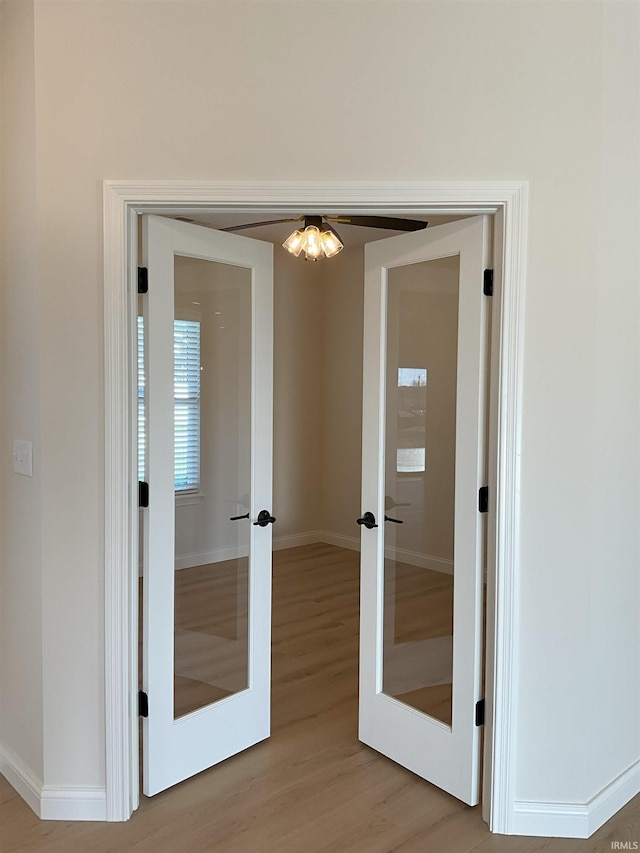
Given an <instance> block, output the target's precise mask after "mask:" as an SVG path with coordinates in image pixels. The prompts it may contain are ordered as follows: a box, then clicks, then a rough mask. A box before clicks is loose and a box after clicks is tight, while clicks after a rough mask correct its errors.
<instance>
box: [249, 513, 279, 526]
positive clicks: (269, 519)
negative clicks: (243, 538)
mask: <svg viewBox="0 0 640 853" xmlns="http://www.w3.org/2000/svg"><path fill="white" fill-rule="evenodd" d="M274 521H275V518H274V517H273V516H272V515H271V513H270V512H269V510H268V509H261V510H260V512H259V513H258V520H257V521H254V522H253V523H254V525H255V526H258V527H266V526H267V524H273V522H274Z"/></svg>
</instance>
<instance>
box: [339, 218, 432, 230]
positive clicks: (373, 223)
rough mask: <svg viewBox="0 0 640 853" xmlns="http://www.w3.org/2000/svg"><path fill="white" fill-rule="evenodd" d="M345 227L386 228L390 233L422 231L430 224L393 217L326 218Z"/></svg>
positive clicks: (418, 220)
mask: <svg viewBox="0 0 640 853" xmlns="http://www.w3.org/2000/svg"><path fill="white" fill-rule="evenodd" d="M325 219H330V220H331V221H332V222H339V223H341V224H343V225H362V226H364V227H365V228H386V229H387V230H389V231H420V230H421V229H422V228H426V227H427V225H428V224H429V223H428V222H423V221H422V220H420V219H396V218H395V217H393V216H325Z"/></svg>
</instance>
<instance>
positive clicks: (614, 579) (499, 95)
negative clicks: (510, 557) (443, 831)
mask: <svg viewBox="0 0 640 853" xmlns="http://www.w3.org/2000/svg"><path fill="white" fill-rule="evenodd" d="M25 2H26V0H25ZM5 5H6V4H5ZM29 5H31V3H30V2H29ZM294 10H295V14H292V13H293V11H294ZM307 25H308V26H307ZM35 32H36V48H37V49H36V52H35V57H34V87H35V131H36V139H35V165H36V187H35V189H36V191H37V195H36V197H35V201H34V198H33V193H32V194H31V195H29V194H25V195H21V196H20V197H19V198H18V197H17V196H16V197H15V204H14V205H12V215H13V218H14V220H15V222H14V224H15V227H16V228H17V231H18V233H17V234H16V240H19V241H20V242H21V243H23V244H25V245H27V244H28V241H29V239H33V228H34V217H33V216H32V215H29V214H30V212H31V213H33V209H32V208H33V206H34V204H35V229H36V231H35V233H36V238H35V239H36V245H35V247H34V250H35V251H34V253H26V254H21V255H20V259H19V260H18V259H16V261H15V263H16V265H17V268H16V273H15V274H16V275H17V274H18V271H19V274H20V276H21V278H22V280H24V281H25V282H30V283H31V288H32V290H33V289H34V280H35V281H36V282H37V297H38V304H37V316H38V317H39V320H38V323H37V324H36V323H34V322H30V323H28V324H27V326H26V327H25V328H24V331H23V330H22V329H21V331H20V336H19V337H20V340H21V343H20V344H19V342H18V340H17V338H18V335H17V334H16V335H15V338H16V345H20V346H22V347H23V350H22V351H23V352H24V353H25V359H26V361H25V362H24V364H25V366H24V368H23V367H21V368H20V370H22V369H24V370H27V368H26V364H28V363H29V359H30V355H29V354H30V353H33V352H35V351H38V352H39V354H40V377H39V380H40V381H39V383H38V382H25V383H23V382H17V383H16V384H15V385H13V384H9V385H7V384H6V383H5V384H4V385H3V401H2V408H3V410H5V408H6V409H8V408H11V409H12V411H13V410H15V409H16V407H17V410H19V411H23V412H25V421H24V427H22V424H16V425H15V430H16V431H17V429H18V428H19V427H21V428H24V429H25V430H28V431H29V432H30V433H31V434H32V435H33V436H34V440H35V437H36V432H37V429H36V426H37V425H36V423H35V421H34V418H35V414H34V413H35V412H39V417H40V428H41V453H40V467H39V476H40V483H39V488H40V505H41V508H42V521H41V532H42V542H41V544H42V549H41V551H39V552H38V554H34V539H33V537H31V536H30V537H29V538H28V539H26V540H23V539H22V538H19V537H17V536H16V537H15V538H12V539H11V540H10V544H6V543H5V540H3V548H2V561H3V564H2V573H3V574H2V578H3V587H4V589H5V590H6V588H7V584H10V582H11V577H12V572H13V571H14V568H13V567H15V566H17V565H21V566H22V565H27V566H30V571H31V572H32V573H33V574H32V577H35V590H34V595H35V598H34V597H27V596H24V595H18V596H17V606H18V609H19V612H20V619H18V620H16V622H15V623H11V624H10V625H9V626H8V627H5V625H4V624H3V628H2V641H3V644H4V646H5V649H6V648H7V646H8V645H9V646H10V647H12V648H17V647H20V638H21V634H22V633H23V628H21V627H20V626H24V625H25V624H26V623H27V622H28V621H29V620H30V619H32V617H34V615H36V614H34V613H33V608H34V602H37V599H38V595H39V594H40V595H41V597H42V612H43V619H42V648H43V667H44V669H43V681H44V699H43V707H44V744H43V747H42V750H41V749H40V747H39V745H38V742H37V741H35V742H34V743H35V746H33V745H32V746H30V747H27V745H26V743H25V742H24V740H23V739H21V737H20V735H19V733H18V732H16V731H15V730H14V729H12V728H11V727H10V726H8V727H7V729H6V730H5V731H3V732H2V738H3V739H6V740H7V743H8V745H9V746H10V747H11V748H12V749H14V750H15V751H17V752H19V754H20V756H21V758H22V759H23V760H24V761H25V762H27V763H29V765H30V766H31V767H32V769H33V770H34V772H36V773H37V772H38V771H39V770H40V768H42V767H43V769H44V775H45V780H46V781H47V782H48V783H49V784H55V785H70V786H83V785H98V786H99V785H102V784H104V720H103V712H102V703H103V698H104V697H103V677H104V673H103V667H102V654H103V610H102V607H103V592H102V590H103V568H104V567H103V536H104V531H103V523H102V518H103V498H102V485H103V478H102V464H103V445H104V437H103V434H102V414H103V412H102V407H103V389H102V367H103V365H102V332H101V328H102V307H101V306H102V254H101V245H100V234H101V181H102V180H103V179H104V178H206V179H223V178H224V179H244V180H251V179H269V180H278V179H297V178H314V179H319V180H322V179H327V180H329V179H331V180H336V179H338V180H339V179H342V178H344V179H372V180H381V179H403V180H412V179H415V180H423V179H441V180H451V179H474V180H481V179H492V180H493V179H510V178H512V179H516V178H517V179H521V178H526V179H528V180H529V181H530V187H531V196H530V219H529V223H530V226H529V263H528V297H527V316H526V330H525V336H526V352H525V363H524V400H523V419H524V420H523V425H524V430H523V446H522V483H521V488H522V511H523V515H522V578H521V583H520V612H519V615H518V622H517V624H518V632H519V652H518V654H519V663H520V668H519V671H520V680H519V685H518V691H519V692H518V708H517V716H518V742H517V745H516V748H515V753H514V761H515V763H516V767H517V797H518V798H519V799H521V800H527V801H536V800H539V801H545V802H559V803H584V802H587V801H588V800H589V799H590V798H591V797H592V796H593V795H594V794H596V793H597V792H598V791H599V790H600V789H601V788H602V787H603V786H604V785H606V784H607V783H609V782H610V781H611V780H612V779H613V778H615V777H616V776H617V775H618V774H619V773H621V772H622V771H624V770H625V769H626V768H627V767H628V766H629V765H630V764H631V763H632V762H634V761H637V760H638V757H639V755H640V731H639V729H638V724H637V721H638V717H639V715H640V695H639V694H640V676H639V674H638V666H637V660H638V652H639V647H640V643H639V630H640V629H639V627H638V620H637V612H638V602H639V588H638V583H639V581H638V571H637V568H638V563H639V542H638V518H639V495H638V488H639V486H638V484H639V483H640V476H639V474H640V471H639V447H638V422H639V412H638V393H639V381H638V362H639V352H638V342H639V334H638V287H637V282H638V278H639V276H638V273H639V263H638V250H637V233H638V160H637V152H638V150H639V148H640V142H639V138H638V137H639V134H638V110H637V104H638V79H639V75H638V6H637V4H634V3H607V2H604V3H599V2H594V3H574V2H562V1H561V0H560V2H554V3H539V2H519V3H512V2H508V0H502V2H493V3H477V2H457V3H448V2H437V0H434V2H401V0H395V2H393V3H392V2H367V0H363V2H353V3H347V2H343V3H341V4H340V26H339V27H338V28H337V29H336V28H335V27H334V25H333V18H332V16H328V18H327V19H326V20H325V19H323V17H322V16H321V15H318V14H317V9H316V6H315V5H314V4H303V3H295V2H277V0H263V2H255V3H254V2H244V3H234V2H212V3H180V2H175V3H157V2H136V0H131V2H127V3H116V2H99V1H98V2H93V3H74V2H58V0H49V1H48V2H42V1H41V0H38V2H36V3H35ZM19 62H20V59H19V57H17V56H16V57H15V58H14V60H13V63H12V64H13V65H14V67H17V65H18V64H19ZM315 67H317V68H321V69H322V85H323V87H326V88H328V90H333V91H335V92H337V93H339V97H337V98H335V99H332V100H330V101H323V102H322V108H318V105H317V103H316V102H315V101H314V100H313V99H312V98H302V97H301V98H300V99H299V101H297V102H296V103H295V105H293V106H292V104H291V100H290V99H289V98H288V97H281V96H280V93H281V92H282V91H284V90H287V91H289V87H290V86H291V85H295V83H297V82H298V81H299V80H300V79H301V78H300V69H308V68H315ZM23 83H25V85H27V89H29V90H30V89H31V86H30V85H29V84H28V83H27V80H26V79H24V78H23ZM28 105H29V99H27V100H26V101H25V102H24V106H26V107H27V108H28ZM30 121H31V122H33V121H34V117H33V116H31V119H30ZM33 127H34V125H33V124H31V125H29V127H27V128H21V129H20V131H19V132H20V134H21V136H22V138H23V139H26V140H28V139H29V138H30V136H32V133H33ZM310 140H313V144H314V148H317V150H318V151H320V152H321V154H322V156H321V157H320V158H318V159H317V160H314V162H313V166H311V165H310V161H309V156H308V151H309V143H310ZM21 150H22V151H24V148H23V146H21ZM6 153H7V155H8V156H9V155H10V156H11V159H12V162H13V161H15V162H17V161H18V160H19V155H18V153H17V152H15V149H14V153H13V154H11V152H10V150H9V149H7V151H6ZM29 173H30V175H31V178H30V180H31V185H32V186H33V172H32V170H29ZM30 206H31V207H30ZM5 227H8V225H7V223H6V221H5ZM30 235H31V236H30ZM5 239H6V231H5ZM3 265H4V271H3V275H4V277H5V286H6V281H7V280H8V278H7V276H8V275H9V273H10V271H11V260H10V258H9V257H7V256H4V258H3ZM11 278H12V279H13V274H12V276H11ZM5 304H7V309H6V310H7V316H6V318H5V320H4V323H5V325H4V328H5V330H6V329H10V328H14V329H17V328H18V327H19V324H20V319H21V317H22V316H23V314H24V313H25V307H24V306H22V305H18V304H14V303H11V304H8V303H7V302H6V301H5ZM30 316H31V317H33V316H34V315H33V313H30ZM80 319H81V320H82V322H74V321H76V320H78V321H79V320H80ZM336 331H337V329H336V327H333V329H332V331H331V334H332V335H333V334H335V332H336ZM354 333H355V330H354ZM331 358H335V359H336V361H338V360H339V359H338V356H337V355H332V356H331ZM348 369H349V370H352V369H353V371H354V373H355V371H356V368H355V367H352V366H351V365H350V366H349V368H348ZM25 378H27V377H25ZM79 389H81V391H79ZM276 393H277V394H278V393H280V394H282V393H284V392H283V389H282V388H281V389H280V390H279V391H278V390H277V391H276ZM27 413H28V414H27ZM357 417H358V415H357V414H356V413H354V414H353V418H354V419H356V418H357ZM325 425H326V426H327V428H330V427H331V424H330V423H328V422H327V423H326V424H325ZM337 426H338V425H335V424H334V425H333V428H334V429H335V428H337ZM13 428H14V427H13V425H12V426H11V429H13ZM15 437H20V436H15ZM22 437H27V438H28V437H29V436H28V435H23V436H22ZM2 446H3V447H4V451H3V453H4V454H5V456H4V459H5V461H4V463H3V465H2V468H1V470H2V478H3V481H2V489H3V491H5V490H6V489H7V488H9V486H8V485H7V484H8V483H9V484H12V483H13V477H12V474H11V472H10V470H9V463H8V462H7V457H6V452H7V437H6V435H5V437H4V438H3V445H2ZM34 482H35V480H34ZM325 482H326V488H327V489H328V490H330V489H331V482H330V481H325ZM350 488H352V490H353V495H352V500H353V502H354V504H355V503H356V500H355V498H356V495H357V494H359V484H355V483H354V484H353V486H352V487H350ZM37 490H38V485H37V484H36V491H37ZM21 500H22V499H21ZM22 507H23V508H24V513H23V514H22V516H21V519H22V521H23V523H25V524H28V525H29V528H30V530H36V531H37V530H38V528H39V526H40V521H39V511H38V502H37V500H36V501H35V502H30V499H29V497H28V496H24V500H23V503H22V504H21V508H22ZM357 509H359V507H357ZM356 511H357V510H356ZM11 512H12V510H11V509H10V508H9V507H8V505H7V501H6V499H5V500H4V502H3V514H4V522H3V523H4V529H5V530H6V529H7V527H8V525H10V523H11V519H12V515H11ZM301 523H302V522H301ZM336 523H339V524H343V525H346V524H348V525H349V531H350V530H351V526H350V521H349V520H348V519H344V518H343V519H340V520H337V521H336ZM345 529H346V528H345ZM40 554H41V556H40ZM38 560H40V563H41V564H40V566H37V562H38ZM38 572H41V581H40V580H38ZM21 585H22V584H21ZM34 630H35V631H37V630H38V628H37V627H36V628H35V629H34ZM4 654H5V657H4V658H3V660H6V659H7V654H6V651H5V653H4ZM27 654H29V653H28V652H27ZM32 659H35V664H36V667H37V664H38V655H37V654H35V655H31V656H30V657H29V662H31V660H32ZM2 678H3V679H9V684H7V683H6V682H5V683H3V684H2V694H3V703H4V706H3V725H7V724H6V723H5V722H4V721H6V720H9V719H11V717H12V716H13V717H16V716H17V715H18V713H19V712H18V709H19V708H21V707H23V705H24V703H25V701H28V700H31V699H33V698H34V694H35V693H37V690H36V688H35V685H33V683H32V677H31V675H29V676H28V678H29V684H26V685H13V686H12V684H11V682H10V679H11V674H10V672H7V670H6V669H3V674H2ZM8 687H9V688H11V687H13V688H15V689H11V691H10V692H9V693H8V691H7V688H8ZM4 697H6V698H4ZM33 713H34V714H35V716H36V718H37V716H38V714H39V711H34V712H33ZM30 728H31V729H32V730H33V731H35V730H36V729H37V720H36V721H34V723H33V724H32V725H31V726H30ZM78 743H81V744H82V748H81V749H80V748H78Z"/></svg>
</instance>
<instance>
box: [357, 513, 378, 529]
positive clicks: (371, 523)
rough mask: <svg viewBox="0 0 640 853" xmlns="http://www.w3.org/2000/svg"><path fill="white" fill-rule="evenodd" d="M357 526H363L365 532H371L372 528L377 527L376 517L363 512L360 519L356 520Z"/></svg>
mask: <svg viewBox="0 0 640 853" xmlns="http://www.w3.org/2000/svg"><path fill="white" fill-rule="evenodd" d="M358 524H364V526H365V527H366V528H367V530H371V529H372V528H373V527H377V526H378V525H377V524H376V517H375V515H374V514H373V513H372V512H365V514H364V515H363V516H362V518H359V519H358Z"/></svg>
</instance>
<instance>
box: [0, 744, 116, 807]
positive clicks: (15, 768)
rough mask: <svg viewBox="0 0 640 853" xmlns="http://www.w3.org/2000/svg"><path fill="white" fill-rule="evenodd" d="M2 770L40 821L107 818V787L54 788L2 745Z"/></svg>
mask: <svg viewBox="0 0 640 853" xmlns="http://www.w3.org/2000/svg"><path fill="white" fill-rule="evenodd" d="M0 773H2V775H3V776H4V778H5V779H6V780H7V782H9V784H10V785H11V786H12V787H13V788H15V790H16V791H17V793H18V794H20V796H21V797H22V799H23V800H24V801H25V802H26V803H27V805H28V806H29V807H30V808H31V809H32V810H33V811H34V812H35V813H36V815H37V816H38V817H39V818H41V820H96V821H104V820H106V819H107V792H106V790H105V788H51V787H46V786H44V785H43V784H42V782H41V781H40V780H39V779H37V778H36V776H35V775H34V774H33V773H32V772H31V770H30V769H29V768H28V767H27V766H26V765H25V764H24V763H23V762H22V761H21V760H20V759H19V758H18V757H17V755H15V754H14V753H13V752H11V750H9V749H7V748H6V747H4V746H2V745H0Z"/></svg>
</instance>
